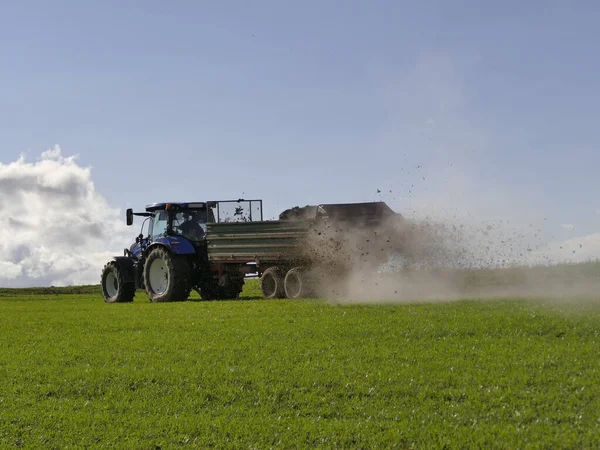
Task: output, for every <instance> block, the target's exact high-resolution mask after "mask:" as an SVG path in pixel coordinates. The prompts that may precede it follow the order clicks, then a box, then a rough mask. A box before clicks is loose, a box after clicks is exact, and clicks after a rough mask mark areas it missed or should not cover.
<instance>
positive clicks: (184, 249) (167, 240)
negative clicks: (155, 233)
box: [148, 236, 196, 255]
mask: <svg viewBox="0 0 600 450" xmlns="http://www.w3.org/2000/svg"><path fill="white" fill-rule="evenodd" d="M156 245H162V246H164V247H166V248H167V249H168V250H170V251H171V252H173V253H175V254H176V255H193V254H195V253H196V249H195V248H194V246H193V245H192V243H191V242H190V241H188V240H187V239H185V238H183V237H179V236H163V237H160V238H158V239H157V240H155V241H154V242H153V243H152V245H150V246H149V247H148V250H151V249H152V248H154V246H156Z"/></svg>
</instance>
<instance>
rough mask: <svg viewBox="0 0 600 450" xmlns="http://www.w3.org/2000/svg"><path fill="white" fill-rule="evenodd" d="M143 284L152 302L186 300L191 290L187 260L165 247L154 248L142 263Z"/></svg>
mask: <svg viewBox="0 0 600 450" xmlns="http://www.w3.org/2000/svg"><path fill="white" fill-rule="evenodd" d="M144 286H145V287H146V293H147V294H148V297H149V298H150V300H151V301H153V302H178V301H184V300H186V299H187V298H188V297H189V295H190V292H191V290H192V286H191V283H190V266H189V264H188V262H187V260H186V259H185V257H183V256H181V255H174V254H172V253H171V252H169V251H168V250H166V249H165V248H162V247H157V248H155V249H154V250H152V251H151V252H150V254H149V255H148V258H146V263H145V264H144Z"/></svg>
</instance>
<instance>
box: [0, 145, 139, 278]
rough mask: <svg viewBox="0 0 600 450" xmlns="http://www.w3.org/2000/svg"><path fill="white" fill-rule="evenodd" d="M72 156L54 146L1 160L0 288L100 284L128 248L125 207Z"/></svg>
mask: <svg viewBox="0 0 600 450" xmlns="http://www.w3.org/2000/svg"><path fill="white" fill-rule="evenodd" d="M76 159H77V156H70V157H64V156H62V154H61V149H60V147H59V146H55V147H54V148H52V149H49V150H47V151H45V152H43V153H42V154H41V157H40V158H38V159H37V161H36V162H35V163H28V162H26V161H25V157H24V156H23V155H21V156H20V157H19V158H18V159H17V160H16V161H14V162H12V163H9V164H2V163H0V191H1V192H2V194H3V195H2V197H1V198H0V286H9V287H10V286H18V287H20V286H48V285H55V286H59V285H71V284H97V283H99V281H100V272H101V270H102V267H103V265H104V264H105V263H106V262H107V261H108V259H109V258H110V257H111V256H112V255H115V254H122V251H123V248H124V247H127V246H128V245H129V241H130V240H131V236H130V233H128V231H129V230H128V229H127V226H126V225H125V220H124V214H123V212H122V211H121V210H120V209H118V208H112V207H110V206H109V205H108V204H107V202H106V200H105V199H104V198H103V197H102V196H101V195H100V194H99V193H97V192H96V191H95V187H94V183H93V181H92V178H91V171H90V169H89V168H84V167H81V166H79V165H78V164H77V163H76V162H75V161H76Z"/></svg>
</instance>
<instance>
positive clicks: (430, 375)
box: [0, 282, 600, 449]
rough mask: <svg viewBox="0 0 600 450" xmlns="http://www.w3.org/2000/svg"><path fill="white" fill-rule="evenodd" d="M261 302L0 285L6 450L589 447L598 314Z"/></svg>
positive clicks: (517, 306)
mask: <svg viewBox="0 0 600 450" xmlns="http://www.w3.org/2000/svg"><path fill="white" fill-rule="evenodd" d="M257 297H259V293H258V290H257V286H256V282H250V283H249V285H248V287H247V289H246V291H245V292H244V297H243V298H242V299H241V300H238V301H215V302H202V301H190V302H185V303H171V304H153V303H150V302H149V301H148V300H147V297H145V296H144V294H143V293H140V294H138V296H137V297H136V299H135V301H134V302H133V303H130V304H112V305H108V304H105V303H104V301H103V299H102V297H101V295H100V291H99V288H98V287H97V286H87V287H79V288H65V289H60V288H48V289H30V290H0V316H1V319H0V320H1V321H2V327H1V329H0V448H12V447H23V448H45V449H48V448H50V449H52V448H57V449H59V448H60V449H63V448H106V447H112V448H136V449H157V448H161V449H166V448H180V447H196V448H210V447H217V448H242V449H246V448H247V449H252V448H256V449H266V448H315V447H318V448H321V447H322V448H428V449H429V448H507V449H514V448H578V449H579V448H598V443H599V442H600V383H599V381H600V302H594V301H588V302H586V303H579V304H577V305H575V304H573V305H571V304H568V303H557V302H544V301H541V300H540V301H525V300H518V299H512V300H501V299H499V300H485V301H477V300H463V301H454V302H450V301H448V302H443V303H429V304H425V303H420V304H397V305H392V304H386V305H365V304H363V305H356V304H354V305H342V304H338V303H334V302H328V301H325V300H297V301H291V300H277V301H271V300H264V299H259V298H257ZM193 298H194V299H198V297H197V296H196V295H194V297H193Z"/></svg>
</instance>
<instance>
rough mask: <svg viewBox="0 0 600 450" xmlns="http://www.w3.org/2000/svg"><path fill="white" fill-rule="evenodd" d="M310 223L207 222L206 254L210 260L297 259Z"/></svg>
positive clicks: (266, 260) (309, 228)
mask: <svg viewBox="0 0 600 450" xmlns="http://www.w3.org/2000/svg"><path fill="white" fill-rule="evenodd" d="M312 226H313V225H312V223H311V222H309V221H264V222H238V223H209V224H207V239H206V242H207V249H208V257H209V259H210V260H211V261H214V262H219V261H223V262H233V261H236V262H244V261H245V262H253V261H259V262H279V261H284V260H285V261H289V260H293V259H297V258H298V257H299V252H300V250H301V248H302V243H303V241H304V240H305V239H306V237H307V235H308V233H309V232H310V231H311V228H312Z"/></svg>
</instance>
